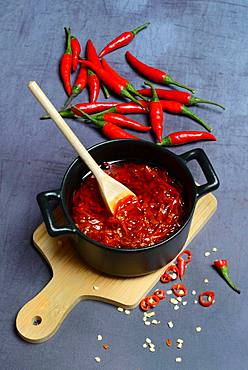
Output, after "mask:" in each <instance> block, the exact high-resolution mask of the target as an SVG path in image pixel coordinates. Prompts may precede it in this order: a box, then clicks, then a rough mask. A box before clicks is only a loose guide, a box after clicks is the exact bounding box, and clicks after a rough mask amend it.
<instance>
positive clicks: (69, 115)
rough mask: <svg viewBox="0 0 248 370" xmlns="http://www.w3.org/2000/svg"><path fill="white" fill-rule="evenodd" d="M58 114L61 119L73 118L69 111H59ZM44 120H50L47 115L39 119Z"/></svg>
mask: <svg viewBox="0 0 248 370" xmlns="http://www.w3.org/2000/svg"><path fill="white" fill-rule="evenodd" d="M59 114H60V115H61V117H64V118H74V117H75V115H74V114H73V113H72V111H71V110H70V109H66V110H61V111H59ZM45 119H51V117H50V116H49V115H48V114H47V115H45V116H41V117H40V120H45Z"/></svg>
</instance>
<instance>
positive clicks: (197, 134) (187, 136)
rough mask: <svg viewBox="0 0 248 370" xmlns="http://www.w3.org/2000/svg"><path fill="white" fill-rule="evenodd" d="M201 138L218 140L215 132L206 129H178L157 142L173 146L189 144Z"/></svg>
mask: <svg viewBox="0 0 248 370" xmlns="http://www.w3.org/2000/svg"><path fill="white" fill-rule="evenodd" d="M201 140H211V141H216V137H215V136H214V135H213V134H211V133H209V132H205V131H177V132H173V133H171V134H170V135H167V136H165V137H163V139H162V141H161V143H157V144H158V145H163V146H173V145H183V144H188V143H192V142H194V141H201Z"/></svg>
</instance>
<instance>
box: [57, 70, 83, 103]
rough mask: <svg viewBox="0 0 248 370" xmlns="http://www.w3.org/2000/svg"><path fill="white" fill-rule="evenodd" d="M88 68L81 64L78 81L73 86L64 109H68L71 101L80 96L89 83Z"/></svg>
mask: <svg viewBox="0 0 248 370" xmlns="http://www.w3.org/2000/svg"><path fill="white" fill-rule="evenodd" d="M87 79H88V78H87V69H86V68H85V67H84V66H82V65H81V66H80V69H79V72H78V75H77V78H76V81H75V82H74V84H73V86H72V93H71V95H70V96H69V97H68V99H67V100H66V102H65V104H64V106H63V109H66V108H67V107H68V106H69V104H70V103H71V101H72V100H73V99H74V98H75V97H76V96H78V95H79V94H80V93H81V92H82V91H83V90H84V89H85V87H86V85H87Z"/></svg>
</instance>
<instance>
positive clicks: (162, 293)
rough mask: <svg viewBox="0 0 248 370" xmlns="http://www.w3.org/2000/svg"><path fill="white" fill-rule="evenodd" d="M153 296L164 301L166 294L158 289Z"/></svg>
mask: <svg viewBox="0 0 248 370" xmlns="http://www.w3.org/2000/svg"><path fill="white" fill-rule="evenodd" d="M153 295H155V296H156V297H158V298H159V299H160V301H161V300H162V299H164V298H165V296H166V292H165V290H163V289H156V290H155V292H154V293H153Z"/></svg>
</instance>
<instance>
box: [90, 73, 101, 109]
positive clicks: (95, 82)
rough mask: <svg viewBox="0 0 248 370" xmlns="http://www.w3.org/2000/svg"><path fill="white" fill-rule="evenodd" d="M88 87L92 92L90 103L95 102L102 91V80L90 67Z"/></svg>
mask: <svg viewBox="0 0 248 370" xmlns="http://www.w3.org/2000/svg"><path fill="white" fill-rule="evenodd" d="M88 87H89V94H90V98H89V100H90V103H95V102H96V101H97V99H98V96H99V93H100V82H99V78H98V77H97V75H96V74H95V73H94V72H92V71H91V69H88Z"/></svg>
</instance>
